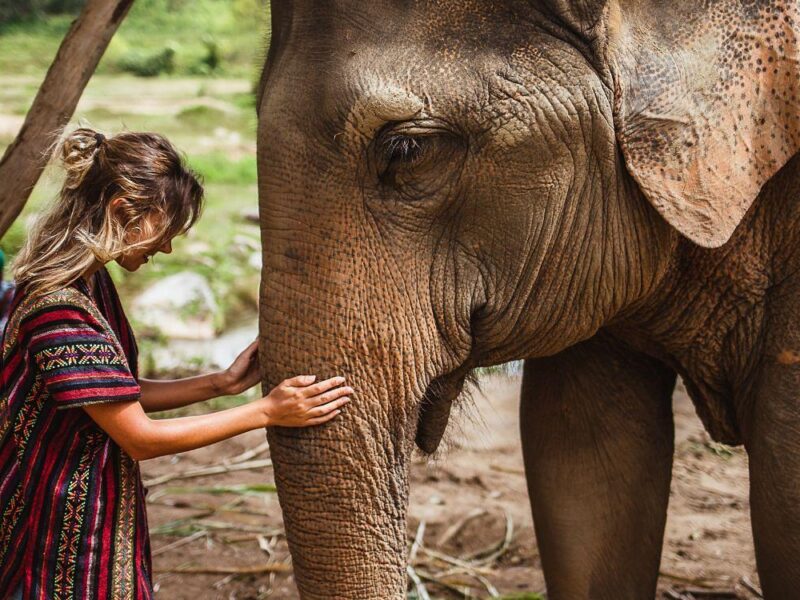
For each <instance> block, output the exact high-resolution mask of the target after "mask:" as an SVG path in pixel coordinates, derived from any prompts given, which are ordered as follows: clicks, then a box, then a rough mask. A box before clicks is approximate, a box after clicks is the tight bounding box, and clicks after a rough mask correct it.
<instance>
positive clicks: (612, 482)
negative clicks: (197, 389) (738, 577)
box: [258, 0, 800, 600]
mask: <svg viewBox="0 0 800 600" xmlns="http://www.w3.org/2000/svg"><path fill="white" fill-rule="evenodd" d="M799 13H800V7H799V6H798V3H797V2H791V1H789V0H780V1H778V0H754V1H751V2H742V1H740V0H715V1H705V2H690V1H689V0H680V1H676V2H666V0H583V1H580V0H496V1H492V2H487V1H485V0H393V1H390V2H386V1H381V0H374V1H371V2H363V1H355V0H316V1H313V2H312V1H311V0H273V2H272V23H273V37H272V40H271V44H270V48H269V55H268V58H267V61H266V64H265V67H264V71H263V75H262V80H261V86H260V92H259V99H258V111H259V132H258V157H259V192H260V202H261V223H262V241H263V245H264V267H263V278H262V289H261V341H262V345H261V357H262V360H263V369H264V371H263V375H264V384H265V385H266V386H272V385H274V384H276V383H278V382H279V381H280V380H282V379H283V378H285V377H288V376H291V375H294V374H296V373H298V372H308V373H316V374H317V375H319V376H320V377H323V376H330V375H338V374H341V375H345V376H346V377H347V380H348V383H349V384H351V385H352V386H353V387H354V388H355V389H356V390H357V393H356V395H355V396H354V401H353V402H352V403H351V405H350V406H349V407H348V409H347V411H346V413H344V414H343V415H342V416H341V417H340V418H338V419H336V420H334V421H333V422H331V423H330V424H327V425H325V426H322V427H317V428H310V429H280V428H273V429H271V430H270V431H269V432H268V436H269V441H270V446H271V451H272V457H273V460H274V464H275V476H276V481H277V484H278V490H279V495H280V500H281V505H282V507H283V510H284V517H285V521H286V528H287V535H288V539H289V544H290V548H291V551H292V556H293V560H294V567H295V574H296V579H297V583H298V586H299V588H300V592H301V595H302V597H303V598H312V599H317V598H319V599H323V598H324V599H332V598H348V599H354V600H367V599H378V598H380V599H385V598H392V599H394V598H403V597H404V595H405V576H406V575H405V556H406V509H407V501H408V500H407V499H408V462H409V457H410V455H411V453H412V452H413V449H414V446H415V441H416V445H418V446H419V447H420V448H422V449H423V450H424V451H426V452H432V451H434V450H435V449H436V447H437V446H438V444H439V441H440V439H441V436H442V434H443V433H444V431H445V427H446V425H447V420H448V417H449V411H450V407H451V405H452V403H453V402H454V400H456V398H457V397H458V396H459V394H460V391H461V388H462V386H463V383H464V380H465V377H466V376H467V375H468V373H469V372H470V371H471V370H472V369H474V368H476V367H480V366H486V365H494V364H499V363H502V362H505V361H509V360H517V359H525V361H526V363H525V376H524V381H523V395H522V406H521V426H522V437H523V450H524V456H525V464H526V472H527V479H528V484H529V490H530V496H531V501H532V504H531V505H532V511H533V515H534V522H535V528H536V535H537V538H538V542H539V547H540V551H541V556H542V565H543V568H544V572H545V578H546V581H547V587H548V597H549V598H551V599H552V600H562V599H568V600H570V599H581V598H592V599H595V598H614V599H615V600H621V599H633V600H641V599H644V598H653V596H654V593H655V587H656V580H657V577H658V565H659V559H660V553H661V544H662V537H663V532H664V521H665V517H666V507H667V500H668V494H669V481H670V470H671V463H672V450H673V430H672V416H671V406H670V397H671V393H672V389H673V386H674V383H675V378H676V374H679V375H681V377H682V378H683V379H684V381H685V382H686V386H687V389H688V390H689V392H690V394H691V396H692V399H693V401H694V403H695V405H696V407H697V410H698V413H699V414H700V416H701V418H702V419H703V421H704V423H705V425H706V427H707V428H708V430H709V432H710V433H711V435H712V436H713V437H714V438H715V439H717V440H719V441H723V442H726V443H732V444H744V445H745V447H746V448H747V451H748V453H749V457H750V470H751V505H752V521H753V531H754V538H755V547H756V557H757V563H758V569H759V574H760V578H761V583H762V586H763V590H764V593H765V597H766V598H769V599H786V598H792V597H797V596H796V594H797V593H798V592H797V590H800V561H798V560H797V557H798V556H800V410H798V383H800V381H799V380H800V358H798V356H800V326H798V323H800V320H798V317H800V314H798V313H800V300H798V298H800V296H798V291H800V278H799V276H798V269H800V239H799V237H800V233H798V232H800V228H798V221H799V220H800V204H799V203H798V202H796V201H795V200H796V198H797V196H798V194H799V193H800V189H799V188H800V162H799V161H800V158H797V157H796V156H795V155H796V153H797V151H798V143H799V142H800V117H798V95H800V92H798V75H799V73H798V58H800V57H798V23H799V21H798V19H799V18H800V14H799Z"/></svg>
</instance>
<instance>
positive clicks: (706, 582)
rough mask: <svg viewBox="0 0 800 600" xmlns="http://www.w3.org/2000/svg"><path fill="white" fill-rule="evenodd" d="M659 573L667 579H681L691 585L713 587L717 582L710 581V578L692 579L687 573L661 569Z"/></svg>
mask: <svg viewBox="0 0 800 600" xmlns="http://www.w3.org/2000/svg"><path fill="white" fill-rule="evenodd" d="M658 574H659V575H660V576H661V577H666V578H667V579H672V580H673V581H680V582H681V583H686V584H689V585H696V586H697V587H701V588H706V589H711V588H713V587H714V586H715V585H716V584H715V583H711V582H709V580H708V579H703V578H702V577H701V578H697V579H692V578H691V577H687V576H685V575H677V574H676V573H670V572H669V571H659V572H658Z"/></svg>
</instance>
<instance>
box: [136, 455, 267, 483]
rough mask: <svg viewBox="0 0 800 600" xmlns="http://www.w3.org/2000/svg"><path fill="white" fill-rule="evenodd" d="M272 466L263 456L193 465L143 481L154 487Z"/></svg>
mask: <svg viewBox="0 0 800 600" xmlns="http://www.w3.org/2000/svg"><path fill="white" fill-rule="evenodd" d="M271 466H272V460H271V459H269V458H265V459H262V460H253V461H250V462H241V463H235V464H228V465H226V464H222V465H209V466H206V467H194V468H192V469H187V470H186V471H178V472H177V473H168V474H166V475H161V476H159V477H153V478H152V479H147V480H146V481H144V482H143V484H144V486H145V487H154V486H157V485H163V484H165V483H168V482H170V481H175V480H178V479H192V478H194V477H205V476H207V475H221V474H223V473H233V472H235V471H247V470H250V469H265V468H267V467H271Z"/></svg>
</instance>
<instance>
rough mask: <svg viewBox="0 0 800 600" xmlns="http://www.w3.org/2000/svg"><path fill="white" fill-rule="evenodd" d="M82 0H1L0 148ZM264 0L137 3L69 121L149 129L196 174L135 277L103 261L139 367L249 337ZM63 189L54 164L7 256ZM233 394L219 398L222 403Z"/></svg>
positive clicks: (228, 348) (217, 356)
mask: <svg viewBox="0 0 800 600" xmlns="http://www.w3.org/2000/svg"><path fill="white" fill-rule="evenodd" d="M82 4H83V0H0V151H4V150H5V148H6V147H7V146H8V145H9V144H10V143H11V142H12V141H13V139H14V137H15V135H16V134H17V132H18V130H19V128H20V126H21V124H22V122H23V119H24V117H25V114H26V112H27V110H28V108H29V106H30V104H31V102H32V101H33V98H34V96H35V94H36V91H37V89H38V87H39V85H40V84H41V82H42V80H43V78H44V75H45V73H46V71H47V69H48V67H49V65H50V63H51V61H52V60H53V58H54V56H55V54H56V51H57V49H58V46H59V44H60V43H61V40H62V38H63V37H64V35H65V33H66V32H67V30H68V28H69V26H70V23H71V22H72V20H73V19H74V18H75V17H76V16H77V14H78V13H79V11H80V9H81V6H82ZM269 33H270V27H269V2H268V1H266V0H136V2H134V4H133V7H132V9H131V11H130V13H129V14H128V17H127V18H126V19H125V21H124V22H123V24H122V26H121V27H120V29H119V31H118V32H117V33H116V35H115V36H114V38H113V39H112V41H111V44H110V46H109V48H108V50H107V52H106V54H105V56H104V57H103V59H102V61H101V62H100V65H99V67H98V69H97V71H96V72H95V74H94V76H93V77H92V79H91V81H90V82H89V85H88V87H87V88H86V91H85V92H84V94H83V97H82V99H81V102H80V104H79V105H78V108H77V110H76V112H75V115H74V118H73V122H72V123H71V126H76V125H87V126H90V127H93V128H96V129H99V130H100V131H103V132H104V133H106V134H109V135H113V134H114V133H117V132H119V131H122V130H134V131H135V130H140V131H156V132H159V133H161V134H164V135H166V136H167V137H168V138H169V139H170V140H171V141H172V142H173V144H175V145H176V146H177V147H178V148H179V150H181V151H182V152H183V153H185V155H186V157H187V160H188V163H189V165H190V166H191V167H192V168H193V169H194V170H196V171H197V172H198V173H200V174H201V175H202V177H203V179H204V182H205V188H206V199H207V203H206V208H205V213H204V216H203V218H202V219H201V220H200V222H199V223H198V225H197V226H196V227H195V228H194V229H193V230H192V231H191V232H190V233H189V234H188V235H187V236H186V237H185V238H182V239H179V240H177V241H176V243H175V244H174V252H173V254H172V255H169V256H167V255H163V254H159V255H158V256H156V257H155V260H154V261H152V262H151V264H149V265H148V266H147V268H145V269H141V270H140V272H137V273H135V274H130V273H126V272H124V271H122V270H121V269H118V268H116V265H114V264H112V265H111V266H110V268H109V269H110V271H112V276H113V277H114V279H115V280H116V282H117V285H118V287H119V289H120V294H121V296H122V297H123V301H124V302H125V303H126V305H127V308H128V312H129V316H130V317H131V320H132V321H134V327H135V329H136V331H137V333H138V339H139V343H140V346H141V348H140V349H141V352H142V354H141V366H140V368H141V370H142V373H143V374H144V375H146V376H151V377H154V376H165V375H177V374H181V373H182V372H187V371H196V370H198V369H203V368H207V367H211V366H222V363H227V361H229V360H230V359H232V358H233V357H234V356H235V354H236V351H237V350H239V349H241V348H243V347H244V346H246V345H247V343H248V342H249V341H250V340H251V339H253V337H254V336H255V331H256V326H255V322H256V307H257V300H258V278H259V269H260V262H261V256H260V253H259V252H258V248H259V230H258V225H257V216H256V215H257V196H258V194H257V187H256V158H255V130H256V114H255V106H254V104H255V101H254V88H255V85H256V82H257V80H258V75H259V68H260V66H261V64H262V63H263V57H264V55H265V53H266V48H267V44H268V40H269ZM59 186H60V172H59V169H58V168H57V167H54V166H52V165H51V166H50V167H49V168H48V170H47V171H46V172H45V174H44V176H43V177H42V179H41V180H40V182H39V184H38V185H37V187H36V188H35V190H34V192H33V194H32V197H31V199H30V201H29V202H28V204H27V206H26V208H25V211H24V212H23V213H22V215H21V217H20V218H19V219H18V220H17V221H16V223H15V224H14V225H13V227H12V228H11V230H10V231H9V232H8V233H7V234H6V235H5V236H4V237H3V239H2V240H0V248H2V250H3V251H4V252H5V253H6V255H7V257H8V258H9V259H10V258H12V257H13V255H14V254H15V253H16V252H17V251H18V249H19V247H20V245H21V244H22V242H23V239H24V236H25V232H26V229H27V226H28V224H29V222H30V219H31V218H33V217H34V216H35V215H36V213H37V212H38V211H40V210H41V208H42V207H43V206H44V205H45V204H46V203H47V202H49V201H51V200H53V199H54V198H55V197H56V195H57V192H58V188H59ZM237 401H239V399H225V400H222V401H217V403H216V404H214V403H212V404H213V405H214V407H221V406H218V405H219V403H220V402H222V403H223V404H224V405H227V404H230V403H236V402H237Z"/></svg>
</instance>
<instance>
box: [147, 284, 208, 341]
mask: <svg viewBox="0 0 800 600" xmlns="http://www.w3.org/2000/svg"><path fill="white" fill-rule="evenodd" d="M131 314H132V317H133V319H134V320H135V321H136V323H137V324H138V325H139V327H140V328H143V329H144V330H145V332H149V333H157V334H160V335H163V336H165V337H168V338H180V339H188V340H207V339H211V338H213V337H214V336H215V335H216V321H217V318H218V315H219V308H218V306H217V302H216V300H215V299H214V293H213V292H212V291H211V286H210V285H209V284H208V281H207V280H206V278H205V277H203V276H202V275H199V274H197V273H192V272H189V271H184V272H181V273H176V274H175V275H170V276H169V277H165V278H164V279H162V280H161V281H158V282H156V283H155V284H153V285H152V286H150V287H149V288H147V289H146V290H145V291H144V292H142V293H141V294H140V295H139V296H138V297H137V298H136V299H135V300H134V301H133V305H132V306H131Z"/></svg>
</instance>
